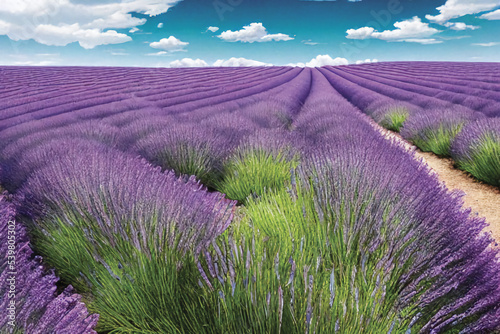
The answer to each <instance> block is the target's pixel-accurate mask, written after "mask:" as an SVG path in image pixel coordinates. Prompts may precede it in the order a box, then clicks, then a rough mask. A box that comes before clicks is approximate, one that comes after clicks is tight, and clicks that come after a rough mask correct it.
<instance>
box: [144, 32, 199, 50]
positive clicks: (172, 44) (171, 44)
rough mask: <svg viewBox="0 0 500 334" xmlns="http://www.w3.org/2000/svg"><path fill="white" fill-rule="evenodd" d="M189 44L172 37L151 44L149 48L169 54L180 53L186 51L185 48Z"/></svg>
mask: <svg viewBox="0 0 500 334" xmlns="http://www.w3.org/2000/svg"><path fill="white" fill-rule="evenodd" d="M188 44H189V43H188V42H183V41H181V40H180V39H178V38H175V37H174V36H170V37H169V38H162V39H160V40H159V41H158V42H153V43H151V44H149V46H150V47H152V48H154V49H160V50H164V51H168V52H179V51H186V50H185V49H184V47H185V46H187V45H188Z"/></svg>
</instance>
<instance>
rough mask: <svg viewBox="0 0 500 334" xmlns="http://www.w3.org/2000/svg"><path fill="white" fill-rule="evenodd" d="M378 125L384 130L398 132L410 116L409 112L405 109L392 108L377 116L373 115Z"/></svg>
mask: <svg viewBox="0 0 500 334" xmlns="http://www.w3.org/2000/svg"><path fill="white" fill-rule="evenodd" d="M373 116H374V117H375V120H376V121H377V123H378V124H380V125H381V126H383V127H384V128H386V129H387V130H391V131H396V132H399V130H400V129H401V127H402V126H403V124H404V123H405V122H406V120H407V119H408V116H410V112H409V111H408V109H407V108H405V107H398V106H397V107H393V108H389V109H388V110H387V111H384V112H382V113H380V115H378V114H374V115H373Z"/></svg>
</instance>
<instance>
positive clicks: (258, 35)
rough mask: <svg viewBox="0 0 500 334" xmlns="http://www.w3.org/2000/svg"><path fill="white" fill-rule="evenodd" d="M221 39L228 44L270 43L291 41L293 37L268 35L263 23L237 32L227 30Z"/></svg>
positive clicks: (251, 24)
mask: <svg viewBox="0 0 500 334" xmlns="http://www.w3.org/2000/svg"><path fill="white" fill-rule="evenodd" d="M218 37H219V38H220V39H222V40H224V41H227V42H244V43H253V42H270V41H290V40H292V39H293V37H290V36H288V35H286V34H281V33H279V34H268V33H267V30H266V28H265V27H264V26H263V25H262V23H255V22H254V23H250V25H248V26H244V27H243V29H241V30H237V31H231V30H226V31H224V32H222V33H221V34H220V35H219V36H218Z"/></svg>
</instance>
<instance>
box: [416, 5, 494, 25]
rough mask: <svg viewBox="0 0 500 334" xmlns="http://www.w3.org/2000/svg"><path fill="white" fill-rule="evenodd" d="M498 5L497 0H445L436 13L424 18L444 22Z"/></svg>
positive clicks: (491, 8)
mask: <svg viewBox="0 0 500 334" xmlns="http://www.w3.org/2000/svg"><path fill="white" fill-rule="evenodd" d="M498 6H500V3H499V2H498V0H474V1H470V0H447V1H446V3H445V4H444V5H442V6H440V7H438V8H437V10H438V11H439V14H438V15H434V16H433V15H426V16H425V18H426V19H427V20H429V21H432V22H435V23H439V24H444V23H446V22H448V21H449V20H451V19H455V18H458V17H462V16H465V15H470V14H477V13H482V12H486V11H489V10H493V9H495V8H497V7H498Z"/></svg>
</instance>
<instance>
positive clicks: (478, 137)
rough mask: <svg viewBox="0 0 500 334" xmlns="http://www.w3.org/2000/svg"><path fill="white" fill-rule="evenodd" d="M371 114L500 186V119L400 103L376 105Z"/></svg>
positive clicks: (391, 127)
mask: <svg viewBox="0 0 500 334" xmlns="http://www.w3.org/2000/svg"><path fill="white" fill-rule="evenodd" d="M371 116H372V117H373V119H374V120H375V121H376V122H377V123H379V124H380V125H381V126H383V127H384V128H386V129H389V130H392V131H396V132H400V133H401V136H402V137H403V138H405V139H407V140H409V141H410V142H412V143H413V144H415V145H416V146H417V147H418V148H420V149H421V150H422V151H424V152H433V153H435V154H437V155H439V156H443V157H451V158H453V160H454V161H455V164H456V166H457V167H458V168H460V169H462V170H464V171H467V172H469V173H471V174H472V175H473V176H474V177H476V178H477V179H479V180H481V181H484V182H486V183H488V184H491V185H494V186H500V118H498V117H497V118H487V117H485V116H484V115H483V114H481V113H476V112H472V111H468V110H463V109H461V108H448V109H444V110H443V109H431V110H419V111H416V112H415V111H414V112H412V111H411V108H408V107H406V106H404V105H397V104H393V105H389V106H384V107H379V108H375V110H374V111H373V112H372V113H371Z"/></svg>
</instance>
